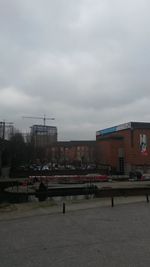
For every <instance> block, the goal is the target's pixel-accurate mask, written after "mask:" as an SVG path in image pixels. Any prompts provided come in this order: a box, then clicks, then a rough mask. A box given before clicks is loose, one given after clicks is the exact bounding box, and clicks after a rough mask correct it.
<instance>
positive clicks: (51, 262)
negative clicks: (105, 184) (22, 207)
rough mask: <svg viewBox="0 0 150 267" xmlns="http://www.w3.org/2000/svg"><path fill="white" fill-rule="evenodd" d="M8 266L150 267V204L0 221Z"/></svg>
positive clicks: (0, 245)
mask: <svg viewBox="0 0 150 267" xmlns="http://www.w3.org/2000/svg"><path fill="white" fill-rule="evenodd" d="M0 266H2V267H12V266H13V267H20V266H21V267H45V266H46V267H47V266H50V267H84V266H92V267H99V266H102V267H105V266H108V267H111V266H113V267H122V266H123V267H124V266H125V267H148V266H150V204H149V203H146V202H139V203H130V204H121V205H119V204H118V205H116V206H115V207H114V208H111V207H110V206H105V207H104V206H103V207H102V206H101V207H93V208H90V209H84V210H83V209H82V210H74V211H71V210H70V211H68V212H67V213H66V214H64V215H63V214H62V213H49V214H44V213H40V212H39V213H37V214H36V216H30V217H24V218H23V217H22V218H14V217H13V218H12V219H11V218H7V219H6V218H5V219H4V218H3V220H1V221H0Z"/></svg>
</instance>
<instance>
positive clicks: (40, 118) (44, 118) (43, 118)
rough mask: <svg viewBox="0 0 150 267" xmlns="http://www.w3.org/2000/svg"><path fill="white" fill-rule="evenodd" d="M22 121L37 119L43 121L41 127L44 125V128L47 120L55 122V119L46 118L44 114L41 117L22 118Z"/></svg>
mask: <svg viewBox="0 0 150 267" xmlns="http://www.w3.org/2000/svg"><path fill="white" fill-rule="evenodd" d="M23 119H39V120H43V125H44V126H45V125H46V121H47V120H55V118H48V117H46V116H45V114H44V116H43V117H36V116H35V117H34V116H33V117H32V116H23Z"/></svg>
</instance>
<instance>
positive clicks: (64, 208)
mask: <svg viewBox="0 0 150 267" xmlns="http://www.w3.org/2000/svg"><path fill="white" fill-rule="evenodd" d="M65 212H66V205H65V203H64V202H63V214H65Z"/></svg>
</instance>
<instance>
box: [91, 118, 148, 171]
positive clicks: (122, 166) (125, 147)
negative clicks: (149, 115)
mask: <svg viewBox="0 0 150 267" xmlns="http://www.w3.org/2000/svg"><path fill="white" fill-rule="evenodd" d="M96 141H97V161H98V164H100V165H107V166H109V167H110V169H112V170H114V171H117V172H119V173H129V172H130V171H141V172H150V123H147V122H129V123H125V124H121V125H118V126H114V127H110V128H107V129H103V130H100V131H97V132H96Z"/></svg>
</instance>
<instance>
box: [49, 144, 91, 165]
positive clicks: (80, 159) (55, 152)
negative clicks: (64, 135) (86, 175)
mask: <svg viewBox="0 0 150 267" xmlns="http://www.w3.org/2000/svg"><path fill="white" fill-rule="evenodd" d="M95 153H96V141H65V142H63V141H60V142H57V143H55V144H53V145H52V146H49V147H48V148H47V157H49V158H51V159H52V161H53V162H57V163H60V164H61V163H62V164H64V163H66V164H67V163H68V164H79V165H85V164H86V165H87V164H91V163H95Z"/></svg>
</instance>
